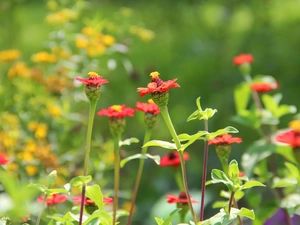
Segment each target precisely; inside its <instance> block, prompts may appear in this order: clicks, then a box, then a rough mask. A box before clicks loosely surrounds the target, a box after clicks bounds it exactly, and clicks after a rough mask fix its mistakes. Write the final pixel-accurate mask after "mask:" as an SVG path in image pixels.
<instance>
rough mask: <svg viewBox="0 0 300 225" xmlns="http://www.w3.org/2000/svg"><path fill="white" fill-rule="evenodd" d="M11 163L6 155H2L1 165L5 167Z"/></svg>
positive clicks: (0, 155) (0, 157) (0, 158)
mask: <svg viewBox="0 0 300 225" xmlns="http://www.w3.org/2000/svg"><path fill="white" fill-rule="evenodd" d="M8 162H9V159H8V158H7V155H6V154H4V153H1V154H0V165H5V164H7V163H8Z"/></svg>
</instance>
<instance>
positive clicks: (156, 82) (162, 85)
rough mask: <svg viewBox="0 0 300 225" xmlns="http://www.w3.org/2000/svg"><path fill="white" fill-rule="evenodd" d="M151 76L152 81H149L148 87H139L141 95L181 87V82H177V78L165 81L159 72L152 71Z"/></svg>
mask: <svg viewBox="0 0 300 225" xmlns="http://www.w3.org/2000/svg"><path fill="white" fill-rule="evenodd" d="M150 76H151V77H152V82H151V83H149V84H148V85H147V87H146V88H138V89H137V91H138V92H140V97H142V96H144V95H146V94H150V93H154V92H160V93H162V92H168V91H169V89H170V88H176V87H180V86H179V84H177V83H176V81H177V78H176V79H173V80H168V81H163V80H161V79H160V78H159V73H158V72H152V73H151V74H150Z"/></svg>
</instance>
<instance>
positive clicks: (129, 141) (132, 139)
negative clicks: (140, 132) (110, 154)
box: [119, 137, 139, 147]
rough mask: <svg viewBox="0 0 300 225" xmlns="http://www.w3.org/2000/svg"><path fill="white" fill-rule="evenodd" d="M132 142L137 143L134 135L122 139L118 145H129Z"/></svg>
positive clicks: (137, 140)
mask: <svg viewBox="0 0 300 225" xmlns="http://www.w3.org/2000/svg"><path fill="white" fill-rule="evenodd" d="M132 143H139V139H137V138H135V137H132V138H128V139H125V140H124V141H120V142H119V147H121V146H123V145H131V144H132Z"/></svg>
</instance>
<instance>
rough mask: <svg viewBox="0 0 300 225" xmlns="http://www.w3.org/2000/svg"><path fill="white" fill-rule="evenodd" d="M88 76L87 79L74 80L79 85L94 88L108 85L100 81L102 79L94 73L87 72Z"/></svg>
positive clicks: (106, 81) (104, 81) (104, 80)
mask: <svg viewBox="0 0 300 225" xmlns="http://www.w3.org/2000/svg"><path fill="white" fill-rule="evenodd" d="M88 74H89V75H90V77H89V78H76V80H78V81H79V82H81V83H84V84H85V85H92V86H96V87H99V86H100V85H102V84H106V83H108V80H106V79H102V77H101V76H99V75H98V74H97V73H95V72H89V73H88Z"/></svg>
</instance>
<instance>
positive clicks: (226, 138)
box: [208, 134, 242, 145]
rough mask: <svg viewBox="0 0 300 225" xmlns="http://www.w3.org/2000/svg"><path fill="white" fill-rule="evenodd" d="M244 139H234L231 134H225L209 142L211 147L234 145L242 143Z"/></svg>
mask: <svg viewBox="0 0 300 225" xmlns="http://www.w3.org/2000/svg"><path fill="white" fill-rule="evenodd" d="M241 142H242V139H241V138H239V137H232V135H230V134H223V135H220V136H217V137H215V138H214V139H212V140H210V141H208V144H209V145H231V144H232V143H241Z"/></svg>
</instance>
